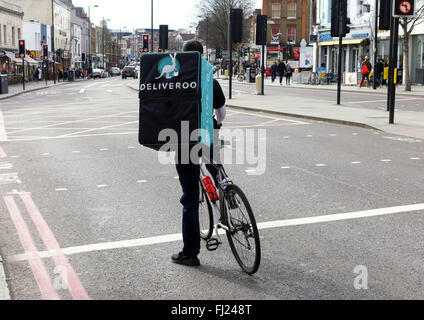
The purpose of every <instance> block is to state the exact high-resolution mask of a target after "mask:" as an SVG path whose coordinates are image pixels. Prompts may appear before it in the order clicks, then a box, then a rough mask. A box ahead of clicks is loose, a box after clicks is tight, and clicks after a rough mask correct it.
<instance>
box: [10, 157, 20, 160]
mask: <svg viewBox="0 0 424 320" xmlns="http://www.w3.org/2000/svg"><path fill="white" fill-rule="evenodd" d="M10 157H11V158H14V159H17V158H20V156H10Z"/></svg>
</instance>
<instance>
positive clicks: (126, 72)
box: [122, 66, 138, 79]
mask: <svg viewBox="0 0 424 320" xmlns="http://www.w3.org/2000/svg"><path fill="white" fill-rule="evenodd" d="M126 78H134V79H138V72H137V70H136V67H134V66H126V67H125V68H124V69H123V70H122V79H126Z"/></svg>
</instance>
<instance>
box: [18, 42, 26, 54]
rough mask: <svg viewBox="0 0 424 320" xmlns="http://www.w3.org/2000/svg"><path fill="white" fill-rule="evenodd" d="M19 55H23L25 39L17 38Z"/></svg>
mask: <svg viewBox="0 0 424 320" xmlns="http://www.w3.org/2000/svg"><path fill="white" fill-rule="evenodd" d="M19 55H20V56H22V55H23V57H25V40H19Z"/></svg>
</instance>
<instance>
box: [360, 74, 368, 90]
mask: <svg viewBox="0 0 424 320" xmlns="http://www.w3.org/2000/svg"><path fill="white" fill-rule="evenodd" d="M365 79H367V87H369V86H370V74H369V73H367V74H363V75H362V80H361V84H360V85H359V87H362V84H363V83H364V81H365Z"/></svg>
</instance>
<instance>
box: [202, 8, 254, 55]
mask: <svg viewBox="0 0 424 320" xmlns="http://www.w3.org/2000/svg"><path fill="white" fill-rule="evenodd" d="M254 6H255V2H254V0H197V4H196V8H197V11H198V18H199V23H198V25H197V33H198V37H199V38H200V39H201V40H203V41H206V38H208V44H209V47H219V48H226V47H227V41H228V38H227V37H228V12H229V10H230V8H233V9H235V8H238V9H243V15H244V19H245V20H247V19H248V18H249V16H250V15H251V14H252V12H253V9H254ZM244 25H245V26H246V25H248V24H247V23H244ZM244 29H247V28H244ZM244 31H245V30H244ZM207 35H208V36H207ZM248 36H249V34H248V32H243V41H245V40H247V38H248Z"/></svg>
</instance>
